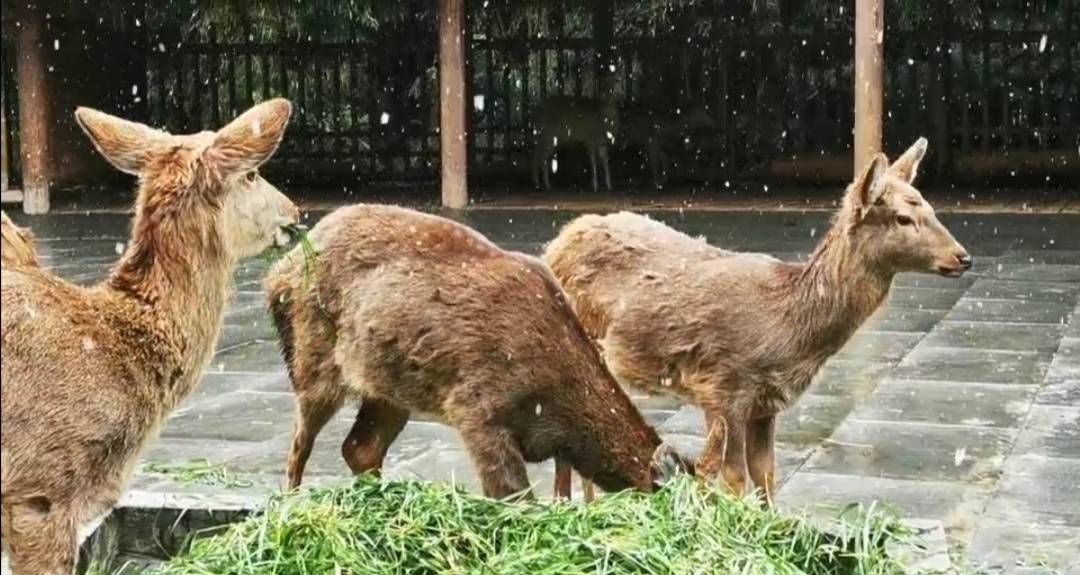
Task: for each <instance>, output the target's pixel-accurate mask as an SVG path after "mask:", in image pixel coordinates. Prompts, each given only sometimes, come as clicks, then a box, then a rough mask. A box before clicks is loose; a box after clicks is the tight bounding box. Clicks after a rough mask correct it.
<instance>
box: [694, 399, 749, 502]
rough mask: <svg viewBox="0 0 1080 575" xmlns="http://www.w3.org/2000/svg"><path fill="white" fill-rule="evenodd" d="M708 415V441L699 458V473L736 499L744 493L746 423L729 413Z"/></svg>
mask: <svg viewBox="0 0 1080 575" xmlns="http://www.w3.org/2000/svg"><path fill="white" fill-rule="evenodd" d="M710 415H711V414H707V420H708V421H710V422H711V423H710V424H709V430H710V431H709V437H708V439H707V440H706V442H705V452H704V453H702V454H701V458H700V461H699V470H698V471H699V472H700V473H701V475H703V476H704V477H706V478H709V479H713V478H715V479H717V480H719V481H722V482H723V483H724V486H725V487H726V488H727V489H728V491H730V492H731V493H734V494H735V495H742V494H743V492H744V491H745V490H746V479H747V478H746V476H747V469H746V422H745V420H743V419H742V418H739V417H737V416H735V415H734V414H733V413H732V412H730V411H728V412H725V413H724V414H723V415H711V416H710Z"/></svg>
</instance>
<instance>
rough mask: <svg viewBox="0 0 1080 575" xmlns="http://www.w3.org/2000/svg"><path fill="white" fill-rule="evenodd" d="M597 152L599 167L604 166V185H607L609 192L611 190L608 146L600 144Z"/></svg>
mask: <svg viewBox="0 0 1080 575" xmlns="http://www.w3.org/2000/svg"><path fill="white" fill-rule="evenodd" d="M597 153H598V154H599V155H600V167H602V168H604V186H605V187H607V190H608V191H609V192H610V191H612V188H611V162H610V159H609V157H608V148H607V146H600V149H599V150H598V152H597Z"/></svg>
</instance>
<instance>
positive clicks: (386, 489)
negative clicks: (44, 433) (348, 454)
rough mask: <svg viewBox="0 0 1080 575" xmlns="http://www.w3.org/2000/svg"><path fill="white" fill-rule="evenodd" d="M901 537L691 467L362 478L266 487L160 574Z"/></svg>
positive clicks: (763, 549)
mask: <svg viewBox="0 0 1080 575" xmlns="http://www.w3.org/2000/svg"><path fill="white" fill-rule="evenodd" d="M823 529H824V530H823ZM911 545H912V543H910V541H909V539H908V534H907V532H906V531H905V529H904V528H903V527H902V526H901V525H900V523H899V521H898V520H897V519H896V518H895V517H893V516H891V515H889V514H885V513H880V512H873V511H870V512H867V511H866V510H861V509H857V508H852V509H849V510H848V512H847V513H844V514H842V515H841V516H838V518H837V519H836V520H835V521H833V522H831V523H830V524H828V525H825V526H823V525H822V524H821V522H820V521H817V522H814V523H813V524H812V523H811V522H810V521H808V520H806V519H804V518H802V517H795V516H790V515H785V514H782V513H780V512H777V511H772V510H763V509H761V508H760V506H758V505H757V504H755V503H754V502H752V501H742V500H737V499H734V498H731V497H728V496H726V495H722V494H718V493H715V492H713V491H711V490H709V489H707V488H704V487H702V486H701V485H700V484H698V483H696V482H695V481H693V480H692V479H683V480H679V481H676V482H674V483H672V484H671V485H669V486H668V487H667V488H665V489H664V490H663V491H661V492H660V493H657V494H654V495H651V496H650V495H644V494H639V493H631V492H626V493H619V494H613V495H608V496H605V497H602V498H600V499H599V500H597V501H596V502H594V503H592V504H590V505H583V504H580V503H551V502H525V503H504V502H498V501H492V500H489V499H485V498H483V497H479V496H476V495H470V494H467V493H465V492H463V491H461V490H460V489H456V488H454V487H452V486H449V485H443V484H431V483H423V482H417V481H395V482H379V481H377V480H375V479H372V478H361V479H358V480H357V481H356V483H355V484H353V485H351V486H348V487H337V488H318V489H312V490H309V491H305V492H303V493H302V494H300V495H294V496H287V497H281V498H278V499H275V500H273V501H272V502H271V503H270V504H269V506H268V507H267V509H266V510H265V512H263V513H261V514H259V515H257V516H255V517H252V518H251V519H249V520H247V521H245V522H243V523H240V524H237V525H235V526H232V527H230V528H229V529H228V530H227V531H225V532H224V533H223V534H220V535H217V536H214V537H208V538H203V539H200V540H198V541H196V542H195V543H194V544H193V545H192V547H191V549H190V550H189V552H188V553H187V554H185V555H183V556H181V557H178V558H176V559H174V560H173V561H171V562H170V563H168V564H166V565H164V566H163V567H161V568H160V569H159V570H157V571H156V573H159V574H162V575H195V574H199V575H204V574H219V575H220V574H232V575H269V574H275V575H293V574H296V575H299V574H336V573H356V574H360V573H365V574H366V573H410V574H423V573H431V574H436V573H438V574H444V573H528V574H544V573H550V574H556V573H558V574H573V573H590V574H596V573H678V574H683V573H723V574H727V573H755V574H756V573H776V574H786V573H809V574H817V573H822V574H824V573H830V574H840V573H853V574H854V573H859V574H863V573H865V574H874V573H904V572H905V571H904V568H903V567H902V566H901V565H900V564H899V563H898V562H897V560H896V559H895V554H896V553H897V552H900V551H904V550H905V549H907V550H910V546H911Z"/></svg>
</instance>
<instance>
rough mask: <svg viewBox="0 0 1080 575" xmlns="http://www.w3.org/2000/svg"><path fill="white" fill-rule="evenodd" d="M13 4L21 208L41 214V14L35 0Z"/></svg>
mask: <svg viewBox="0 0 1080 575" xmlns="http://www.w3.org/2000/svg"><path fill="white" fill-rule="evenodd" d="M15 6H16V10H17V15H16V20H17V22H18V28H17V31H16V41H17V47H16V51H15V58H16V72H15V73H16V78H17V81H18V84H19V142H20V148H21V150H22V180H23V182H22V183H23V210H24V211H25V212H26V213H28V214H43V213H45V212H48V211H49V97H48V88H47V78H46V71H45V66H46V63H45V45H44V42H45V22H44V14H42V8H41V6H40V5H39V4H38V3H36V2H15Z"/></svg>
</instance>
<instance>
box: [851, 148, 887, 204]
mask: <svg viewBox="0 0 1080 575" xmlns="http://www.w3.org/2000/svg"><path fill="white" fill-rule="evenodd" d="M888 166H889V161H888V160H887V159H886V158H885V154H877V155H875V156H874V158H873V159H872V160H870V163H869V164H867V165H866V167H865V168H863V171H862V173H860V174H859V177H857V178H855V182H854V183H852V184H851V189H850V190H849V191H848V197H849V198H850V199H851V205H852V207H853V208H854V209H855V216H856V220H862V218H863V216H865V215H866V212H867V210H868V209H869V208H870V206H872V205H874V202H876V201H877V200H878V198H880V197H881V194H882V193H883V192H884V191H885V185H884V184H885V182H884V176H885V172H886V170H887V169H888Z"/></svg>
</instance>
